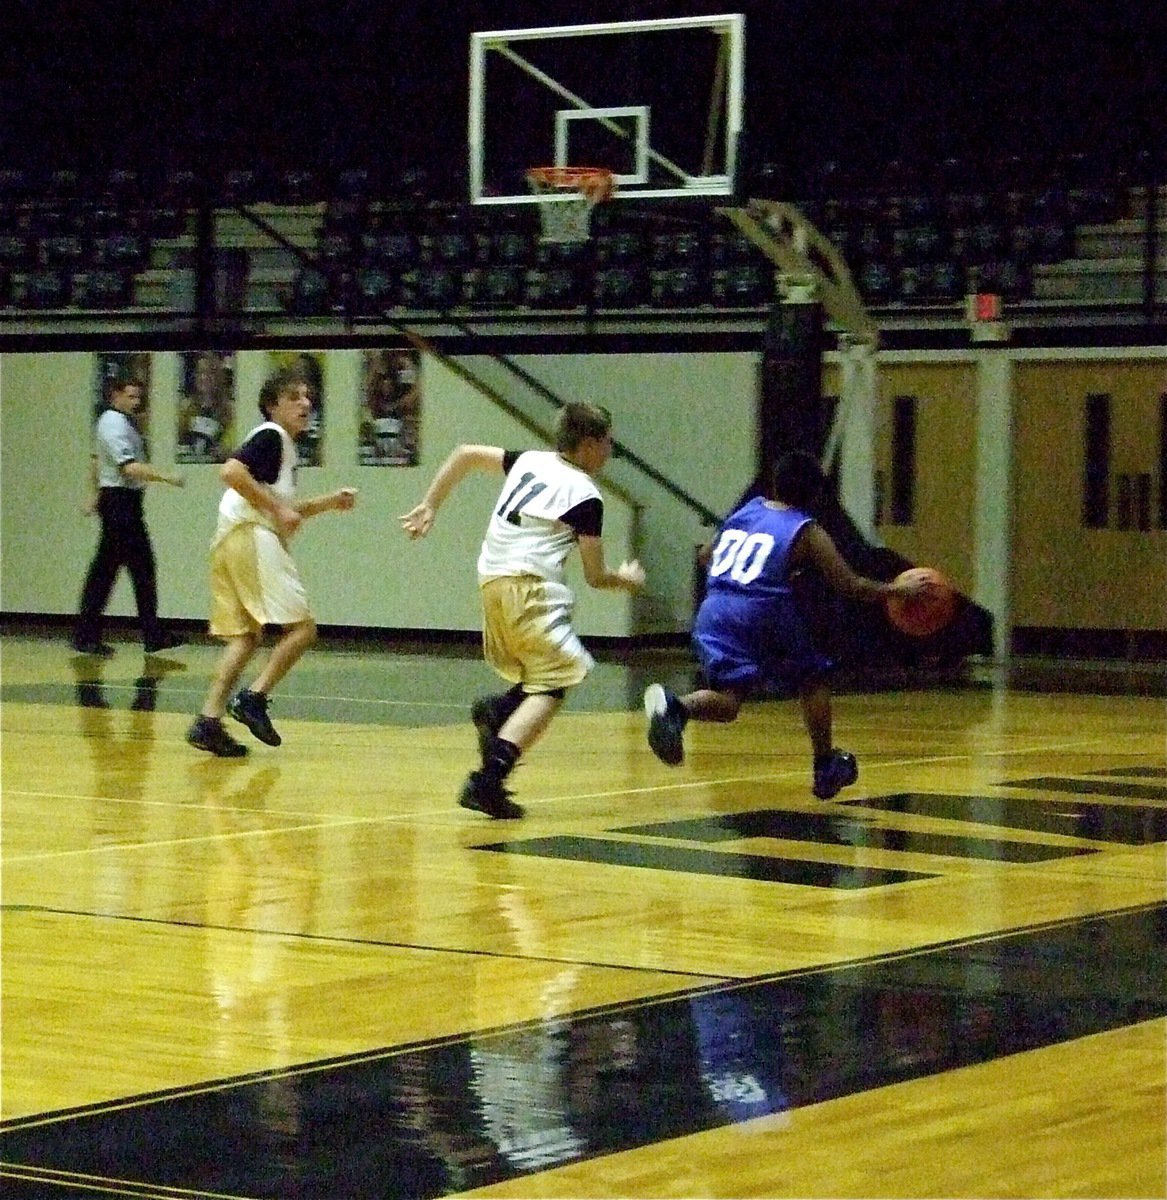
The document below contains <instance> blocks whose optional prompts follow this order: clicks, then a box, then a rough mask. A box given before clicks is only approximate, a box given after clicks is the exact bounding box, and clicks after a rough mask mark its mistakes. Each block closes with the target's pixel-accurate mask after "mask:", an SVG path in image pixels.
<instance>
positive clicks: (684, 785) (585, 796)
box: [6, 734, 1141, 864]
mask: <svg viewBox="0 0 1167 1200" xmlns="http://www.w3.org/2000/svg"><path fill="white" fill-rule="evenodd" d="M1126 736H1141V735H1138V734H1130V735H1126ZM1113 745H1114V739H1113V738H1109V739H1103V738H1095V739H1090V740H1089V741H1085V742H1082V741H1075V742H1065V743H1061V744H1054V745H1052V746H1044V745H1042V746H1026V747H1020V748H1015V749H1012V750H999V751H985V750H977V751H975V752H969V753H966V754H945V755H929V756H927V757H923V758H901V759H890V760H885V761H883V762H877V763H867V764H865V769H866V770H867V771H869V772H870V771H873V770H878V769H885V768H889V767H907V766H928V765H931V764H935V763H945V762H961V761H964V760H967V759H970V758H972V757H983V758H1012V757H1019V756H1021V755H1026V754H1042V753H1049V752H1051V751H1056V750H1068V749H1072V748H1075V747H1077V748H1083V749H1084V748H1085V747H1088V746H1099V747H1106V746H1109V747H1113ZM804 776H805V770H804V769H803V768H799V769H798V771H797V772H796V771H794V770H791V771H779V772H769V773H766V774H760V775H746V776H734V777H731V778H729V779H719V778H714V779H701V780H690V781H685V782H677V783H666V784H654V785H653V786H651V787H623V788H618V789H615V790H612V791H602V792H583V793H574V794H569V795H559V796H544V797H541V798H539V799H535V800H530V801H525V804H526V805H527V807H528V808H531V807H535V806H543V805H548V804H560V803H563V802H565V801H569V802H574V803H578V802H580V801H588V800H607V799H611V798H612V797H616V796H647V795H651V794H653V793H654V792H668V791H686V790H692V789H694V788H710V787H713V788H720V787H728V786H741V785H743V784H751V783H764V782H773V781H775V780H779V781H780V780H786V779H792V778H800V779H801V778H803V777H804ZM10 794H13V795H18V796H32V797H38V796H39V797H42V798H53V797H57V798H60V799H66V800H81V801H85V800H91V801H92V800H100V801H106V802H110V803H126V804H149V805H153V806H157V807H163V808H165V807H173V808H177V809H185V810H187V811H190V812H194V811H196V810H195V809H194V808H193V807H192V806H191V805H186V804H173V805H168V804H167V803H166V802H165V801H159V800H124V799H109V798H106V797H86V796H75V795H62V794H60V793H54V792H31V791H25V790H22V789H10ZM823 803H830V802H829V801H824V802H823ZM219 811H222V812H244V813H248V814H250V815H255V810H254V809H237V808H224V809H220V810H219ZM288 815H289V816H300V815H303V816H309V815H310V814H307V813H304V814H298V813H295V812H292V813H289V814H288ZM311 815H312V816H314V817H315V818H316V819H315V820H311V821H309V823H307V824H302V825H290V826H285V827H282V828H279V829H247V830H236V831H233V832H230V833H208V834H200V835H198V836H195V837H187V838H168V839H165V840H163V841H144V842H128V843H122V842H118V843H110V844H108V845H103V846H87V847H79V848H77V849H74V850H54V851H49V852H46V853H37V854H28V855H19V854H18V855H15V856H13V855H6V861H7V862H8V863H10V864H12V863H28V862H37V861H40V860H50V859H58V858H70V857H77V856H79V855H83V854H94V853H102V852H104V851H110V850H114V851H123V850H147V849H161V848H165V847H168V846H187V845H195V844H198V843H199V842H210V841H221V840H230V839H238V838H248V837H272V836H276V835H282V834H289V833H301V832H307V831H310V830H313V829H323V830H333V829H343V828H346V827H349V826H356V825H374V824H381V823H386V822H388V823H392V822H400V821H418V820H421V821H424V820H429V819H432V818H435V817H448V816H458V815H459V814H458V812H457V810H456V808H454V807H453V806H451V807H450V808H442V809H432V810H425V811H422V812H409V813H381V814H378V815H377V816H370V817H335V818H329V817H328V816H327V815H325V816H321V815H319V814H311ZM492 827H494V826H493V823H492V825H491V826H487V827H484V830H483V832H484V833H485V831H486V829H487V828H492ZM470 848H472V847H470Z"/></svg>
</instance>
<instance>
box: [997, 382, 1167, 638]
mask: <svg viewBox="0 0 1167 1200" xmlns="http://www.w3.org/2000/svg"><path fill="white" fill-rule="evenodd" d="M1014 381H1015V382H1014V395H1015V409H1014V414H1015V416H1014V425H1015V437H1014V454H1015V459H1014V477H1015V480H1016V485H1015V490H1014V499H1015V503H1014V527H1013V555H1012V563H1011V575H1012V583H1013V624H1015V625H1033V626H1042V627H1049V628H1055V629H1075V628H1090V629H1132V630H1156V629H1158V630H1162V629H1165V628H1167V531H1164V530H1156V529H1152V530H1151V531H1150V532H1140V531H1137V530H1118V529H1116V528H1114V527H1113V526H1114V520H1115V515H1114V514H1115V505H1114V498H1115V491H1116V488H1115V483H1114V480H1115V476H1116V475H1118V474H1129V473H1133V472H1148V473H1150V475H1151V477H1152V485H1153V489H1156V488H1157V487H1160V486H1162V480H1160V479H1159V475H1158V469H1159V463H1158V452H1159V451H1158V444H1159V443H1158V429H1159V397H1160V395H1161V394H1162V393H1163V392H1165V391H1167V365H1165V364H1164V362H1163V361H1162V360H1158V361H1155V360H1147V361H1143V362H1138V361H1130V360H1109V361H1101V362H1065V361H1063V362H1038V363H1021V364H1019V365H1018V366H1017V368H1016V371H1015V377H1014ZM1095 392H1102V393H1107V394H1109V395H1110V397H1111V528H1109V529H1086V528H1084V527H1083V525H1082V492H1083V476H1084V471H1085V436H1084V431H1083V413H1084V411H1085V403H1086V397H1087V395H1089V394H1091V393H1095ZM1156 501H1157V496H1156V495H1155V492H1154V490H1153V494H1152V505H1151V509H1152V511H1151V520H1152V524H1154V522H1155V518H1156V512H1157V502H1156Z"/></svg>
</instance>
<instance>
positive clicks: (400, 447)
mask: <svg viewBox="0 0 1167 1200" xmlns="http://www.w3.org/2000/svg"><path fill="white" fill-rule="evenodd" d="M362 355H363V360H364V361H363V371H362V389H361V413H360V418H361V419H360V423H359V427H358V428H359V432H358V439H359V440H358V445H357V461H358V462H359V463H360V464H361V465H362V466H365V467H416V466H417V461H418V441H419V438H418V430H419V428H420V425H421V390H420V377H421V376H420V369H419V368H420V355H419V354H418V351H416V350H414V349H412V348H408V347H405V348H399V349H391V350H365V351H362Z"/></svg>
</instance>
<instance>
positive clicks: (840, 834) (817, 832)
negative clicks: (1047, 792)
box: [613, 808, 1095, 863]
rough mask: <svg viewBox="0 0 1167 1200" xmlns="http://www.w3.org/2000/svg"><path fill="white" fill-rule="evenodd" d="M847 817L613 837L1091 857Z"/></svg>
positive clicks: (755, 817)
mask: <svg viewBox="0 0 1167 1200" xmlns="http://www.w3.org/2000/svg"><path fill="white" fill-rule="evenodd" d="M855 818H858V819H854V818H852V815H851V814H850V813H848V814H847V817H839V816H833V815H831V814H829V813H799V812H788V811H784V810H782V809H776V808H764V809H758V810H755V811H753V812H741V813H731V814H727V815H725V816H720V817H697V818H694V819H692V820H685V821H661V822H657V823H656V824H652V825H626V826H622V827H621V828H619V829H616V830H613V832H614V833H630V834H640V835H642V836H645V837H664V838H681V839H683V840H685V841H689V842H725V841H737V840H740V839H741V838H781V839H783V840H787V841H800V842H814V843H815V844H816V845H820V846H855V847H861V848H862V849H864V850H895V851H901V852H907V853H912V854H939V855H942V856H944V857H946V858H983V859H992V860H993V861H994V862H1017V863H1027V862H1045V861H1047V860H1048V859H1053V858H1066V857H1069V856H1072V855H1076V854H1093V853H1095V852H1094V851H1093V850H1091V849H1090V848H1089V847H1088V846H1061V845H1050V844H1048V843H1043V842H1015V841H1009V840H1007V839H1004V838H993V837H976V836H968V835H965V834H944V833H921V832H919V831H917V830H912V829H897V828H892V827H888V826H886V825H874V824H872V821H873V820H874V818H871V817H868V818H863V816H862V814H855Z"/></svg>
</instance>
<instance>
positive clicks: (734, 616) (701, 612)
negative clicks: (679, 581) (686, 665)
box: [693, 592, 835, 697]
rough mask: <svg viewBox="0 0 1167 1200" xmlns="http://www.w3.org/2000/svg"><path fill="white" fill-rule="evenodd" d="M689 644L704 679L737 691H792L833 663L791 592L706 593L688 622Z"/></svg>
mask: <svg viewBox="0 0 1167 1200" xmlns="http://www.w3.org/2000/svg"><path fill="white" fill-rule="evenodd" d="M693 649H694V651H695V652H696V655H697V659H698V661H699V662H700V664H701V670H702V673H703V674H704V676H705V681H706V683H707V684H708V685H709V686H710V687H711V688H714V689H717V690H719V691H720V690H724V691H732V692H736V693H738V694H739V695H751V694H753V695H756V694H758V693H769V692H774V693H777V694H779V695H781V696H783V697H789V696H793V695H795V694H797V692H798V690H799V689H800V688H801V687H802V685H803V683H805V682H806V680H807V679H810V678H812V677H813V676H815V675H822V674H824V673H826V672H828V671H830V670H831V669H832V668H833V667H834V666H835V662H834V660H833V659H831V658H829V657H828V656H827V655H825V654H822V653H820V651H819V650H817V649H816V648H815V645H814V643H813V642H812V641H811V637H810V631H809V630H808V629H807V626H806V622H805V621H804V619H803V616H802V612H801V611H800V609H799V607H798V603H797V601H795V599H794V598H793V597H792V596H790V595H784V596H757V597H752V598H746V597H743V596H735V595H728V594H725V593H719V592H711V593H709V594H708V595H707V596H706V597H705V599H704V601H702V604H701V607H700V608H699V609H698V610H697V619H696V621H694V623H693Z"/></svg>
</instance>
